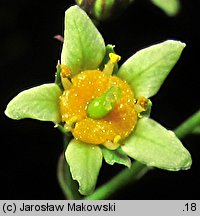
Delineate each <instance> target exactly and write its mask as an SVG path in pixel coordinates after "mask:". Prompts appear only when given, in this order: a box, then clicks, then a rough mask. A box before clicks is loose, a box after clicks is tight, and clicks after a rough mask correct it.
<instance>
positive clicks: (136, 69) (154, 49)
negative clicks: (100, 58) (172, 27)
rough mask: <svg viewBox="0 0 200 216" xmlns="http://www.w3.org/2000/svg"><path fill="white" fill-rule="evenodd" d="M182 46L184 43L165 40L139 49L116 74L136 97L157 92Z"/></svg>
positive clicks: (147, 95) (149, 95)
mask: <svg viewBox="0 0 200 216" xmlns="http://www.w3.org/2000/svg"><path fill="white" fill-rule="evenodd" d="M184 47H185V44H184V43H181V42H179V41H173V40H167V41H165V42H163V43H159V44H156V45H153V46H150V47H148V48H146V49H143V50H140V51H139V52H137V53H136V54H135V55H133V56H132V57H130V58H129V59H128V60H127V61H126V62H125V63H124V64H123V65H122V66H121V67H120V69H119V72H118V76H119V77H120V78H122V79H124V80H126V81H127V82H128V83H129V84H130V85H131V87H132V89H133V90H134V93H135V96H136V98H138V97H140V96H144V97H146V98H149V97H151V96H153V95H155V94H156V93H157V92H158V90H159V89H160V87H161V85H162V83H163V82H164V80H165V78H166V77H167V75H168V74H169V72H170V71H171V69H172V68H173V66H174V65H175V64H176V62H177V61H178V59H179V57H180V55H181V52H182V50H183V48H184Z"/></svg>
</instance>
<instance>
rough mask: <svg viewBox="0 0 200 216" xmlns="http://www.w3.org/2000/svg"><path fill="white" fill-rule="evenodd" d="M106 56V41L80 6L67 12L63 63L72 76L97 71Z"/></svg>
mask: <svg viewBox="0 0 200 216" xmlns="http://www.w3.org/2000/svg"><path fill="white" fill-rule="evenodd" d="M104 56H105V44H104V40H103V38H102V36H101V34H100V33H99V31H98V30H97V28H96V27H95V26H94V24H93V23H92V21H91V20H90V18H89V17H88V16H87V14H86V13H85V12H84V11H83V10H82V9H80V8H79V7H78V6H73V7H70V8H69V9H68V10H67V11H66V12H65V32H64V43H63V49H62V55H61V63H62V64H65V65H67V66H68V67H69V68H70V69H71V70H72V76H74V75H76V74H78V73H79V72H81V71H83V70H88V69H89V70H92V69H97V68H98V66H99V65H100V63H101V62H102V60H103V58H104Z"/></svg>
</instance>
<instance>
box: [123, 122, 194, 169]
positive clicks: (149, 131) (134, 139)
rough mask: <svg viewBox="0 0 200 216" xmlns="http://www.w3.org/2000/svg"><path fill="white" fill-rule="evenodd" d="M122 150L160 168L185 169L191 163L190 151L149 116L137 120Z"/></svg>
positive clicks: (136, 158) (142, 161)
mask: <svg viewBox="0 0 200 216" xmlns="http://www.w3.org/2000/svg"><path fill="white" fill-rule="evenodd" d="M122 150H123V151H124V152H125V153H126V154H127V155H129V156H130V157H132V158H134V159H135V160H138V161H139V162H141V163H144V164H146V165H148V166H154V167H158V168H161V169H166V170H171V171H178V170H181V169H183V170H185V169H189V168H190V166H191V164H192V159H191V156H190V153H189V152H188V151H187V149H186V148H185V147H184V146H183V145H182V143H181V142H180V140H179V139H178V138H177V137H176V136H175V134H174V133H173V132H172V131H169V130H167V129H165V128H164V127H162V126H161V125H160V124H158V123H157V122H155V121H154V120H152V119H149V118H142V119H140V120H139V121H138V124H137V127H136V130H135V131H134V133H133V134H132V135H131V136H130V137H129V138H128V139H127V140H126V141H125V144H124V145H122Z"/></svg>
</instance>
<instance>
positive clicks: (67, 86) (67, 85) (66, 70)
mask: <svg viewBox="0 0 200 216" xmlns="http://www.w3.org/2000/svg"><path fill="white" fill-rule="evenodd" d="M60 68H61V81H62V85H63V87H64V89H65V90H68V89H70V88H71V86H72V83H71V82H70V81H69V79H68V77H69V76H70V75H71V70H70V69H69V68H68V67H67V66H66V65H63V64H61V65H60Z"/></svg>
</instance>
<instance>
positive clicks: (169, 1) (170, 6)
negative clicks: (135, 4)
mask: <svg viewBox="0 0 200 216" xmlns="http://www.w3.org/2000/svg"><path fill="white" fill-rule="evenodd" d="M151 2H152V3H153V4H154V5H156V6H157V7H159V8H160V9H161V10H163V11H164V12H165V13H166V14H167V15H168V16H175V15H176V14H177V13H178V12H179V11H180V8H181V3H180V1H179V0H151Z"/></svg>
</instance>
